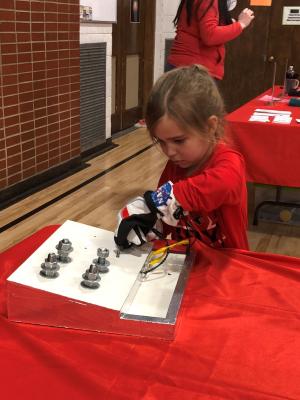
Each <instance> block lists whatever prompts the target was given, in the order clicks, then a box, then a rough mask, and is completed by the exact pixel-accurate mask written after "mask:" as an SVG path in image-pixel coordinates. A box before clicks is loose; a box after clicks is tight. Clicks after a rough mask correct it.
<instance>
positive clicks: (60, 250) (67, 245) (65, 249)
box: [56, 239, 73, 263]
mask: <svg viewBox="0 0 300 400" xmlns="http://www.w3.org/2000/svg"><path fill="white" fill-rule="evenodd" d="M56 248H57V254H58V259H59V261H60V262H62V263H69V262H71V261H72V260H71V257H69V254H70V253H71V251H73V247H72V243H71V242H70V240H69V239H62V240H60V241H59V243H58V245H57V246H56Z"/></svg>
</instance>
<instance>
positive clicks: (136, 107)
mask: <svg viewBox="0 0 300 400" xmlns="http://www.w3.org/2000/svg"><path fill="white" fill-rule="evenodd" d="M117 4H118V11H117V15H118V18H117V24H114V25H113V35H112V36H113V38H112V41H113V43H112V116H111V129H112V134H113V133H116V132H119V131H120V130H123V129H127V128H129V127H131V126H133V125H134V123H135V122H137V121H138V120H139V119H140V118H142V117H143V107H144V104H145V101H146V98H147V95H148V92H149V90H150V88H151V86H152V83H153V59H154V31H155V1H153V0H139V1H137V0H135V1H133V0H118V2H117Z"/></svg>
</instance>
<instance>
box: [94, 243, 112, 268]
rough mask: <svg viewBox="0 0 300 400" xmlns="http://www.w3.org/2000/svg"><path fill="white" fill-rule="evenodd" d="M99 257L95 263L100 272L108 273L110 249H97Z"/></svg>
mask: <svg viewBox="0 0 300 400" xmlns="http://www.w3.org/2000/svg"><path fill="white" fill-rule="evenodd" d="M97 256H98V258H96V259H95V260H93V263H94V264H95V265H96V266H97V268H98V271H99V272H101V273H105V272H108V271H109V269H108V266H109V265H110V263H109V261H107V257H108V256H109V250H108V249H106V248H105V249H97Z"/></svg>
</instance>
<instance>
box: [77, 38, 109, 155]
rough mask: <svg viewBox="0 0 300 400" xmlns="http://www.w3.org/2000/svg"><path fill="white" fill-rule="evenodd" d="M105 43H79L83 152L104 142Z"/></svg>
mask: <svg viewBox="0 0 300 400" xmlns="http://www.w3.org/2000/svg"><path fill="white" fill-rule="evenodd" d="M105 103H106V43H84V44H81V45H80V141H81V151H82V152H83V151H86V150H90V149H93V148H94V147H97V146H98V145H101V144H103V143H105V141H106V135H105V120H106V105H105Z"/></svg>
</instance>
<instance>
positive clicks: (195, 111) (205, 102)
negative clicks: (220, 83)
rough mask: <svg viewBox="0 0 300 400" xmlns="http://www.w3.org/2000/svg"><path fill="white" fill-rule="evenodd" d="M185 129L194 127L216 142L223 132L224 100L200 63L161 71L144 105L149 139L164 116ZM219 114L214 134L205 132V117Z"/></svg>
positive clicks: (206, 129) (153, 135) (206, 126)
mask: <svg viewBox="0 0 300 400" xmlns="http://www.w3.org/2000/svg"><path fill="white" fill-rule="evenodd" d="M164 115H166V116H168V117H169V118H172V119H173V120H174V121H176V123H178V125H179V126H181V127H183V128H184V129H186V130H189V129H195V130H197V131H198V132H199V133H201V134H202V135H203V136H206V137H207V139H208V140H210V141H213V142H218V141H219V140H220V139H221V138H222V137H223V134H224V115H225V106H224V101H223V99H222V97H221V95H220V92H219V90H218V88H217V85H216V83H215V82H214V80H213V78H211V77H210V75H209V73H208V71H207V69H206V68H205V67H202V66H201V65H192V66H190V67H181V68H176V69H173V70H171V71H169V72H167V73H165V74H163V75H162V76H161V77H160V78H159V79H158V80H157V82H156V83H155V85H154V86H153V88H152V90H151V93H150V95H149V99H148V103H147V108H146V117H145V119H146V124H147V128H148V130H149V132H150V135H151V137H152V138H154V137H155V134H154V130H155V126H156V124H157V123H158V122H159V120H160V119H161V118H162V117H163V116H164ZM212 115H215V116H216V117H218V126H217V129H216V132H215V133H214V136H213V137H211V136H209V133H208V131H209V130H208V125H207V121H208V118H209V117H211V116H212Z"/></svg>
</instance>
